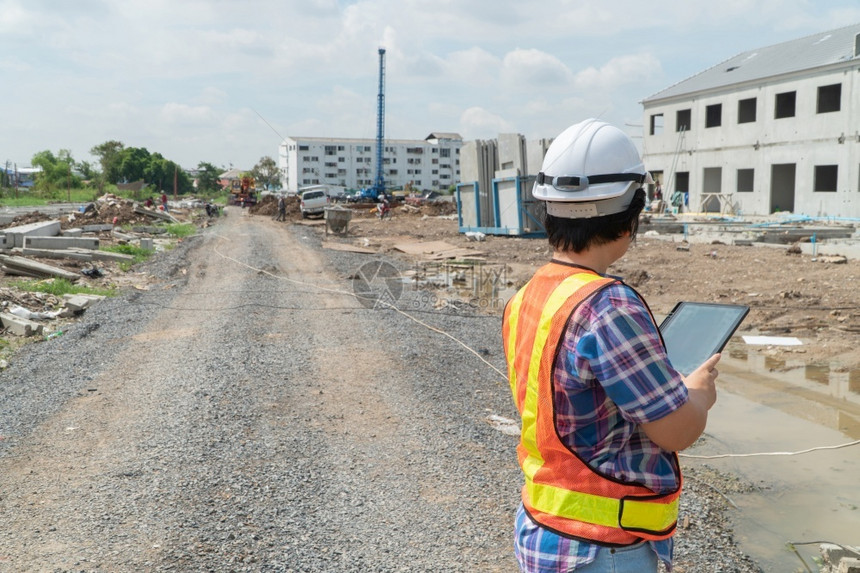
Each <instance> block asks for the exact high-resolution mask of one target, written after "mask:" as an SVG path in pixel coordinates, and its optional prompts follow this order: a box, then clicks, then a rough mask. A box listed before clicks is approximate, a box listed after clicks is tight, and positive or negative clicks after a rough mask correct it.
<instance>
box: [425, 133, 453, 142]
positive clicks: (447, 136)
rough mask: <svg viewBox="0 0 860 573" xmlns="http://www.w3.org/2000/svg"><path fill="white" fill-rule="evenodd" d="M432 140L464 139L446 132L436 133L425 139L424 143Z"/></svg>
mask: <svg viewBox="0 0 860 573" xmlns="http://www.w3.org/2000/svg"><path fill="white" fill-rule="evenodd" d="M430 139H463V138H462V137H460V134H459V133H447V132H444V131H434V132H433V133H431V134H430V135H428V136H427V137H425V138H424V141H428V140H430Z"/></svg>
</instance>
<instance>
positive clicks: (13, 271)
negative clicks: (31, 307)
mask: <svg viewBox="0 0 860 573" xmlns="http://www.w3.org/2000/svg"><path fill="white" fill-rule="evenodd" d="M0 268H2V270H3V272H5V273H6V274H10V275H19V276H25V277H33V278H39V279H44V278H61V279H66V280H68V281H70V282H76V281H77V280H78V279H79V278H80V277H79V275H78V274H77V273H73V272H69V271H67V270H65V269H61V268H58V267H53V266H51V265H46V264H44V263H39V262H36V261H31V260H29V259H26V258H24V257H17V256H9V255H0Z"/></svg>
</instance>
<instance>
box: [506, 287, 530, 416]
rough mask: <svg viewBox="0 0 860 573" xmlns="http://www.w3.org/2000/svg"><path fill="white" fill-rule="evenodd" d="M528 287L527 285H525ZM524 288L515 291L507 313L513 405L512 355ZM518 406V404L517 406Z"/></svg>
mask: <svg viewBox="0 0 860 573" xmlns="http://www.w3.org/2000/svg"><path fill="white" fill-rule="evenodd" d="M526 286H528V285H526ZM525 291H526V289H525V287H523V288H521V289H520V290H518V291H517V294H515V295H514V297H513V298H512V299H511V301H510V302H509V303H508V304H509V305H510V307H509V311H508V347H507V349H506V350H507V358H508V383H509V384H510V385H511V393H513V395H514V403H516V400H517V373H516V371H515V370H514V355H515V354H516V350H517V324H518V323H519V320H520V307H521V306H522V304H523V294H524V293H525ZM517 406H519V404H517Z"/></svg>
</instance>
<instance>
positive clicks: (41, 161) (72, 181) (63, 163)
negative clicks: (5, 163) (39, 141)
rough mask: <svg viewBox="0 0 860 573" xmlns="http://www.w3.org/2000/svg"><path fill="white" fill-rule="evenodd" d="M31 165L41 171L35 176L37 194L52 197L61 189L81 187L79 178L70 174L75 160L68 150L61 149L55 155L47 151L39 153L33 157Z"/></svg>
mask: <svg viewBox="0 0 860 573" xmlns="http://www.w3.org/2000/svg"><path fill="white" fill-rule="evenodd" d="M31 163H32V165H33V166H34V167H40V168H41V169H42V171H41V172H40V173H38V174H37V175H36V181H35V189H36V191H38V192H41V193H45V194H48V195H49V196H52V197H53V196H54V195H57V192H58V191H60V190H62V189H68V188H71V187H75V188H78V187H80V186H81V179H80V177H78V176H77V175H75V174H74V173H72V169H73V168H74V165H75V160H74V159H73V158H72V152H71V151H69V150H68V149H61V150H60V151H59V152H58V153H57V155H54V154H53V152H51V151H50V150H47V149H46V150H45V151H40V152H38V153H36V154H35V155H34V156H33V159H32V160H31Z"/></svg>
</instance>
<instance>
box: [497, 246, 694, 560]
mask: <svg viewBox="0 0 860 573" xmlns="http://www.w3.org/2000/svg"><path fill="white" fill-rule="evenodd" d="M615 282H617V281H615V280H614V279H611V278H606V277H602V276H600V275H598V274H597V273H595V272H593V271H589V270H586V269H582V268H577V267H571V266H568V265H564V264H559V263H549V264H547V265H545V266H544V267H542V268H540V269H539V270H538V271H537V273H535V276H534V277H532V279H531V280H530V281H529V282H528V284H526V286H524V287H523V288H522V289H520V291H519V292H518V293H517V294H516V295H514V297H513V298H512V299H511V300H510V301H509V302H508V304H507V306H506V307H505V314H504V322H503V325H502V336H503V340H504V345H505V355H506V357H507V361H508V379H509V381H510V384H511V392H512V393H513V396H514V402H515V403H516V406H517V410H519V413H520V416H521V417H522V430H521V433H520V443H519V445H518V446H517V457H518V458H519V463H520V467H521V468H522V470H523V474H524V475H525V485H524V486H523V489H522V498H523V505H524V506H525V509H526V511H528V513H529V515H530V516H531V517H532V519H533V520H534V521H536V522H537V523H539V524H540V525H542V526H544V527H546V528H548V529H550V530H553V531H555V532H557V533H560V534H562V535H566V536H569V537H576V538H581V539H585V540H588V541H592V542H596V543H600V544H603V545H629V544H632V543H637V542H639V541H642V540H643V539H649V540H660V539H667V538H669V537H671V536H672V535H673V534H674V533H675V527H676V525H677V521H678V498H679V496H680V494H681V482H682V479H681V474H680V469H678V470H677V475H676V481H677V483H678V488H677V490H675V491H673V492H670V493H668V494H663V495H659V494H656V493H654V492H653V491H651V490H650V489H648V488H647V487H645V486H644V485H641V484H637V483H631V482H624V481H621V480H618V479H615V478H613V477H610V476H607V475H604V474H601V473H598V472H597V471H596V470H594V469H592V468H591V467H590V466H589V465H588V464H587V463H586V462H585V461H584V460H583V459H581V458H580V457H579V456H578V455H577V454H576V452H574V451H572V450H571V449H569V448H568V447H567V446H566V445H565V444H564V443H563V442H562V441H561V438H559V436H558V432H557V431H556V427H555V407H554V399H553V396H554V392H553V387H554V383H553V364H554V362H555V358H556V353H557V349H558V347H559V345H560V343H561V340H562V338H563V336H564V332H565V330H566V328H567V324H568V322H569V320H570V317H571V316H572V315H573V313H574V312H575V310H576V309H577V307H578V306H579V305H580V303H582V302H583V301H584V300H586V299H587V298H588V297H590V296H591V295H593V294H594V293H596V292H597V291H598V290H600V289H602V288H605V287H607V286H609V285H610V284H613V283H615ZM652 318H653V317H652ZM675 462H676V463H675V467H676V468H679V467H680V466H679V465H678V463H677V457H676V460H675Z"/></svg>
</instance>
